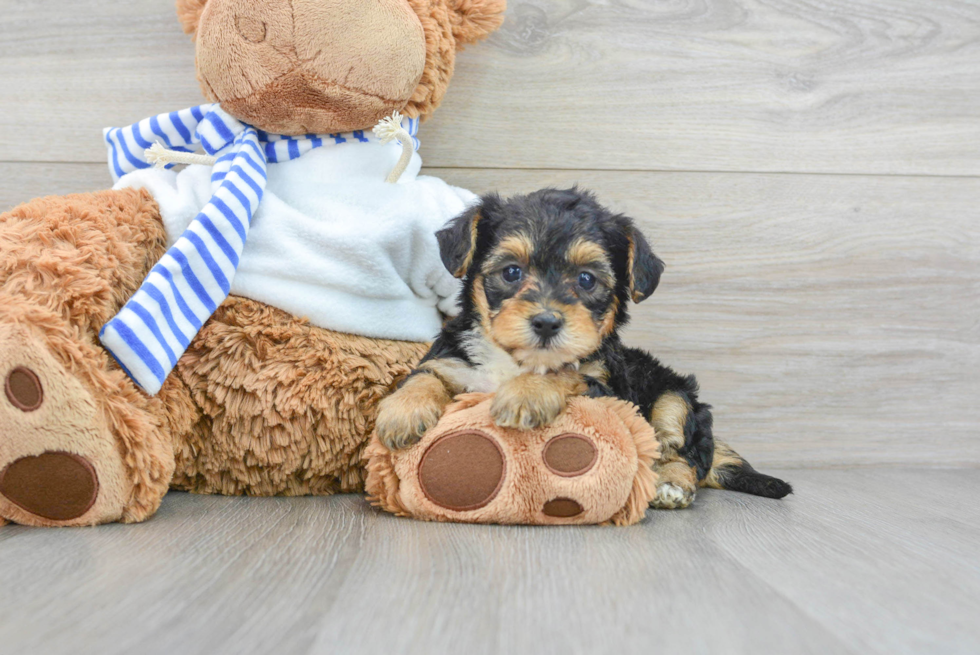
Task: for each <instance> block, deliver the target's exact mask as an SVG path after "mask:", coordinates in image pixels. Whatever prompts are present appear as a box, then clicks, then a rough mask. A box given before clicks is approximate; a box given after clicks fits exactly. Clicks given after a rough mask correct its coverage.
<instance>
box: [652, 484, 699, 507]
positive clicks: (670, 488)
mask: <svg viewBox="0 0 980 655" xmlns="http://www.w3.org/2000/svg"><path fill="white" fill-rule="evenodd" d="M694 496H695V491H694V490H693V489H685V488H683V487H681V486H680V485H676V484H674V483H673V482H662V483H661V484H660V485H658V486H657V495H656V496H655V497H654V499H653V500H651V501H650V507H652V508H654V509H684V508H685V507H688V506H689V505H690V504H691V503H693V502H694Z"/></svg>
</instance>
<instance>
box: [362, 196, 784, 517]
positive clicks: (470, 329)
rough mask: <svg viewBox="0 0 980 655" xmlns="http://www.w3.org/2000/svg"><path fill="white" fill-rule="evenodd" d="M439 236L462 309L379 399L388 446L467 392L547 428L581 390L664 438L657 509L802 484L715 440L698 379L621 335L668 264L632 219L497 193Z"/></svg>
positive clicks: (511, 416)
mask: <svg viewBox="0 0 980 655" xmlns="http://www.w3.org/2000/svg"><path fill="white" fill-rule="evenodd" d="M437 237H438V240H439V247H440V250H441V254H442V261H443V263H444V264H445V265H446V268H448V269H449V271H450V272H451V273H453V274H454V275H455V276H456V277H460V278H462V279H463V291H462V293H461V306H462V311H461V313H460V315H459V316H457V317H456V318H454V319H452V320H451V321H450V322H448V323H447V324H446V326H445V328H444V329H443V331H442V333H441V334H440V335H439V337H438V338H437V339H436V340H435V342H434V343H433V344H432V348H431V349H430V350H429V352H428V354H427V355H426V356H425V357H424V358H423V359H422V361H421V362H420V363H419V366H418V368H417V369H416V370H414V371H413V372H412V373H411V375H410V376H409V377H408V378H406V380H405V381H404V382H403V383H402V385H401V387H400V388H399V389H398V390H397V391H396V392H395V393H394V394H392V395H391V396H389V397H387V398H386V399H384V400H383V401H382V402H381V404H380V406H379V413H378V420H377V433H378V437H379V438H380V439H381V441H382V442H383V443H384V444H385V445H386V446H388V447H389V448H393V449H397V448H404V447H406V446H409V445H411V444H413V443H415V442H416V441H418V440H419V438H421V436H422V434H423V433H424V432H425V431H426V430H428V429H429V428H431V427H432V426H434V425H435V424H436V423H437V422H438V421H439V418H440V417H441V416H442V413H443V409H444V408H445V407H446V405H447V404H448V403H449V402H450V401H451V400H452V398H453V397H454V396H455V395H456V394H459V393H462V392H466V391H483V392H493V393H494V394H495V395H494V399H493V403H492V408H491V414H492V416H493V419H494V421H495V422H496V423H497V424H498V425H500V426H503V427H511V428H523V429H528V428H535V427H538V426H542V425H546V424H548V423H550V422H551V421H552V420H554V419H555V417H557V416H558V414H560V413H561V412H562V410H563V409H565V407H566V405H567V403H568V400H569V398H571V397H574V396H578V395H588V396H615V397H618V398H622V399H625V400H628V401H631V402H632V403H634V404H636V405H637V406H638V407H639V408H640V410H641V411H642V412H643V415H644V416H645V417H646V418H647V420H649V421H650V423H651V424H652V425H653V427H654V428H655V429H656V433H657V436H658V438H659V440H660V442H661V450H662V456H661V458H660V460H659V461H658V462H657V463H656V465H655V469H656V471H657V473H658V474H659V476H660V481H659V486H658V489H657V497H656V499H655V500H654V501H653V502H652V503H651V505H652V506H654V507H659V508H664V509H673V508H682V507H687V506H688V505H690V504H691V502H692V501H693V500H694V497H695V493H696V492H697V489H698V488H699V487H714V488H719V489H730V490H733V491H743V492H747V493H750V494H756V495H759V496H766V497H768V498H782V497H783V496H785V495H786V494H788V493H790V492H791V491H792V488H791V487H790V485H789V484H788V483H786V482H784V481H782V480H779V479H777V478H773V477H770V476H768V475H763V474H761V473H758V472H757V471H755V469H753V468H752V466H751V465H749V463H748V462H746V461H745V460H744V459H742V458H741V457H740V456H739V455H738V454H737V453H735V451H734V450H732V449H731V448H729V447H728V446H727V445H725V444H724V443H721V442H718V441H715V440H714V438H713V437H712V433H711V421H712V419H711V408H710V406H709V405H706V404H704V403H702V402H700V401H699V400H698V384H697V381H696V380H695V378H694V376H686V377H685V376H682V375H679V374H677V373H675V372H674V371H673V370H671V369H670V368H668V367H667V366H664V365H663V364H661V363H660V362H659V361H657V360H656V359H655V358H653V357H652V356H651V355H649V354H648V353H646V352H644V351H642V350H638V349H636V348H629V347H627V346H625V345H623V343H622V342H621V341H620V338H619V335H618V331H619V329H620V328H621V327H623V326H624V325H625V324H626V322H627V320H628V311H627V306H628V304H629V302H630V301H632V302H637V303H638V302H642V301H643V300H645V299H646V298H648V297H649V296H650V294H652V293H653V292H654V290H655V289H656V288H657V284H658V283H659V281H660V275H661V273H663V270H664V263H663V262H662V261H661V260H660V259H658V258H657V256H656V255H654V254H653V251H652V250H651V249H650V246H649V244H648V243H647V240H646V239H645V238H644V237H643V235H642V234H640V232H639V231H638V230H637V229H636V227H635V226H634V224H633V221H632V220H631V219H629V218H627V217H626V216H623V215H617V214H612V213H611V212H609V211H607V210H606V209H604V208H603V207H602V206H600V205H599V204H598V202H596V200H595V197H594V196H593V195H592V194H590V193H586V192H582V191H579V190H577V189H575V188H573V189H568V190H557V189H544V190H541V191H537V192H535V193H532V194H530V195H527V196H517V197H514V198H510V199H508V200H502V199H500V198H499V197H498V196H497V195H495V194H490V195H487V196H485V197H484V198H483V199H482V201H481V203H480V204H479V205H478V206H475V207H473V208H472V209H470V210H469V211H467V212H465V213H464V214H462V215H461V216H459V217H457V218H455V219H453V220H452V221H451V222H450V223H449V225H448V226H447V227H445V228H444V229H442V230H440V231H439V232H438V233H437Z"/></svg>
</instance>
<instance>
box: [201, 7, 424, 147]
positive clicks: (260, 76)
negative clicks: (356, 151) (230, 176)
mask: <svg viewBox="0 0 980 655" xmlns="http://www.w3.org/2000/svg"><path fill="white" fill-rule="evenodd" d="M425 60H426V42H425V31H424V30H423V28H422V23H421V22H420V20H419V17H418V16H417V15H416V13H415V12H414V11H413V9H412V7H411V6H410V5H409V4H408V1H407V0H372V2H364V0H290V1H288V2H287V1H285V0H269V1H267V2H262V3H255V2H253V1H252V0H210V2H209V3H208V7H207V10H206V11H205V12H204V13H203V14H202V17H201V24H200V26H199V27H198V31H197V64H198V77H199V79H200V81H201V86H202V88H203V89H204V91H205V94H206V95H207V96H208V97H209V98H210V99H211V100H213V101H216V102H220V103H221V106H222V108H223V109H224V110H225V111H227V112H228V113H230V114H231V115H233V116H234V117H235V118H238V119H239V120H241V121H244V122H246V123H248V124H250V125H252V126H254V127H257V128H259V129H261V130H264V131H266V132H270V133H273V134H283V135H289V136H297V135H301V134H306V133H310V132H314V133H320V134H324V133H334V132H348V131H352V130H359V129H369V128H371V127H373V126H374V125H375V124H376V123H377V122H378V121H379V120H380V119H382V118H384V117H385V116H387V115H390V114H391V112H392V111H394V110H401V109H403V108H404V107H405V105H406V104H407V103H408V101H409V100H410V99H411V98H412V96H413V94H414V93H415V90H416V88H417V86H418V84H419V80H420V79H421V78H422V72H423V69H424V68H425Z"/></svg>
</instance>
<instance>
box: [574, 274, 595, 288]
mask: <svg viewBox="0 0 980 655" xmlns="http://www.w3.org/2000/svg"><path fill="white" fill-rule="evenodd" d="M578 285H579V286H580V287H582V288H583V289H585V290H586V291H591V290H592V289H594V288H595V275H592V273H589V272H588V271H582V272H581V273H579V274H578Z"/></svg>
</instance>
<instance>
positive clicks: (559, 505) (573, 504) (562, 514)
mask: <svg viewBox="0 0 980 655" xmlns="http://www.w3.org/2000/svg"><path fill="white" fill-rule="evenodd" d="M541 511H542V513H544V515H545V516H551V517H554V518H557V519H570V518H572V517H573V516H578V515H579V514H581V513H582V512H584V511H585V509H584V508H583V507H582V505H581V504H579V502H578V501H577V500H572V499H571V498H555V499H553V500H549V501H548V502H546V503H545V504H544V507H542V508H541Z"/></svg>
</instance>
